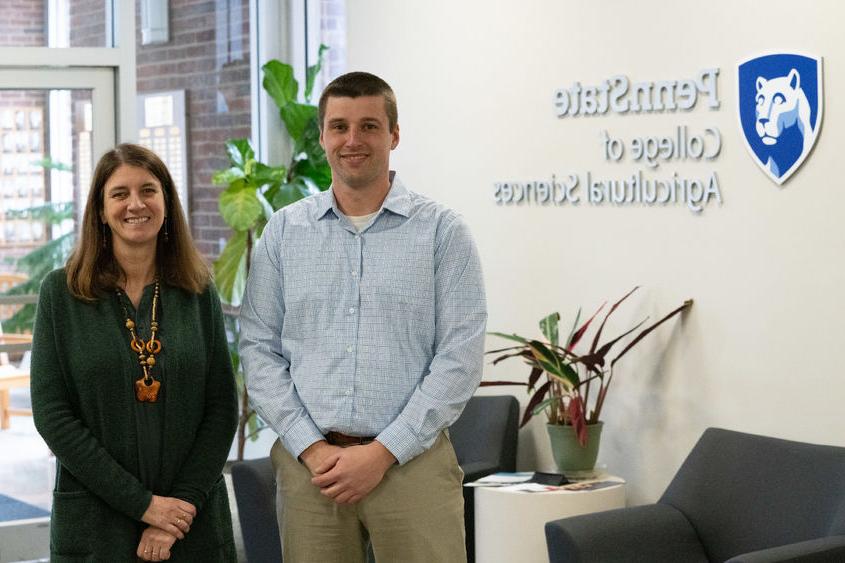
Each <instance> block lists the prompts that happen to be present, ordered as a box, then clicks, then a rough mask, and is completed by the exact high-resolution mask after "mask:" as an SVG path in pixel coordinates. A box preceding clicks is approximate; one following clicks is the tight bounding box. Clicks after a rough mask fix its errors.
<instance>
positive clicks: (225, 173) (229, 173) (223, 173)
mask: <svg viewBox="0 0 845 563" xmlns="http://www.w3.org/2000/svg"><path fill="white" fill-rule="evenodd" d="M244 178H246V175H245V174H244V171H243V169H241V168H238V167H237V166H232V167H231V168H227V169H225V170H218V171H217V172H215V173H214V174H212V176H211V183H212V184H214V185H216V186H228V185H229V184H231V183H233V182H236V181H238V180H243V179H244Z"/></svg>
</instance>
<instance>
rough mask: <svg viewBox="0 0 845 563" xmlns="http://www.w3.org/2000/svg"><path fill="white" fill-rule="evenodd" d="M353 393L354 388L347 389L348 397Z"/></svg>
mask: <svg viewBox="0 0 845 563" xmlns="http://www.w3.org/2000/svg"><path fill="white" fill-rule="evenodd" d="M351 394H352V389H347V390H346V396H347V397H348V396H349V395H351Z"/></svg>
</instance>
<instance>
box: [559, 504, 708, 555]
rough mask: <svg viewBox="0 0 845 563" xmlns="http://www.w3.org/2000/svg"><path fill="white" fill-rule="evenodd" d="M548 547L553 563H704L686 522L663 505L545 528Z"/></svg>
mask: <svg viewBox="0 0 845 563" xmlns="http://www.w3.org/2000/svg"><path fill="white" fill-rule="evenodd" d="M546 544H547V546H548V549H549V561H550V562H551V563H563V562H578V563H634V562H644V563H645V562H648V563H664V562H665V563H677V562H678V561H684V562H685V563H699V562H700V563H707V556H706V555H705V554H704V549H703V548H702V546H701V543H700V542H699V541H698V536H697V535H696V533H695V530H694V529H693V527H692V525H690V523H689V521H688V520H687V518H686V516H684V515H683V514H682V513H681V512H680V511H679V510H677V509H676V508H673V507H671V506H669V505H666V504H649V505H645V506H636V507H633V508H619V509H616V510H608V511H605V512H596V513H594V514H585V515H582V516H573V517H571V518H564V519H562V520H555V521H553V522H548V523H547V524H546Z"/></svg>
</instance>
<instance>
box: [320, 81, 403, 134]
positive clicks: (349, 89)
mask: <svg viewBox="0 0 845 563" xmlns="http://www.w3.org/2000/svg"><path fill="white" fill-rule="evenodd" d="M360 96H382V97H383V98H384V111H385V113H387V123H388V125H389V127H390V131H391V132H392V131H393V130H395V129H396V125H397V123H399V110H398V109H397V107H396V94H394V93H393V89H392V88H391V87H390V85H389V84H388V83H387V82H385V81H384V80H382V79H381V78H379V77H378V76H376V75H375V74H370V73H369V72H348V73H346V74H343V75H341V76H338V77H337V78H335V79H334V80H332V81H331V82H329V85H328V86H326V88H325V90H323V93H322V94H321V95H320V103H319V113H318V119H319V120H320V131H322V130H323V120H324V119H325V118H326V104H328V101H329V98H358V97H360Z"/></svg>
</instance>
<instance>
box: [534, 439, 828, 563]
mask: <svg viewBox="0 0 845 563" xmlns="http://www.w3.org/2000/svg"><path fill="white" fill-rule="evenodd" d="M546 540H547V545H548V549H549V559H550V561H551V563H562V562H567V563H592V562H596V563H598V562H601V563H615V562H619V563H622V562H625V563H632V562H648V563H663V562H665V563H676V562H679V561H683V562H685V563H696V562H702V563H704V562H715V561H718V562H722V561H727V562H729V563H770V562H776V561H778V562H779V561H792V562H805V563H828V562H829V563H834V562H836V563H842V562H845V448H840V447H832V446H818V445H813V444H805V443H800V442H791V441H788V440H780V439H777V438H769V437H764V436H755V435H752V434H744V433H741V432H733V431H730V430H722V429H718V428H709V429H707V430H706V431H705V432H704V434H703V435H702V437H701V439H699V441H698V443H697V444H696V445H695V447H694V448H693V450H692V452H691V453H690V455H689V456H688V457H687V459H686V461H684V463H683V465H682V466H681V468H680V469H679V470H678V473H677V474H676V475H675V477H674V479H673V480H672V482H671V483H670V484H669V487H668V488H667V489H666V492H665V493H663V496H662V497H661V498H660V500H658V501H657V503H656V504H652V505H646V506H638V507H633V508H623V509H619V510H610V511H607V512H599V513H595V514H588V515H584V516H576V517H573V518H565V519H562V520H556V521H554V522H549V523H547V524H546Z"/></svg>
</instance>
